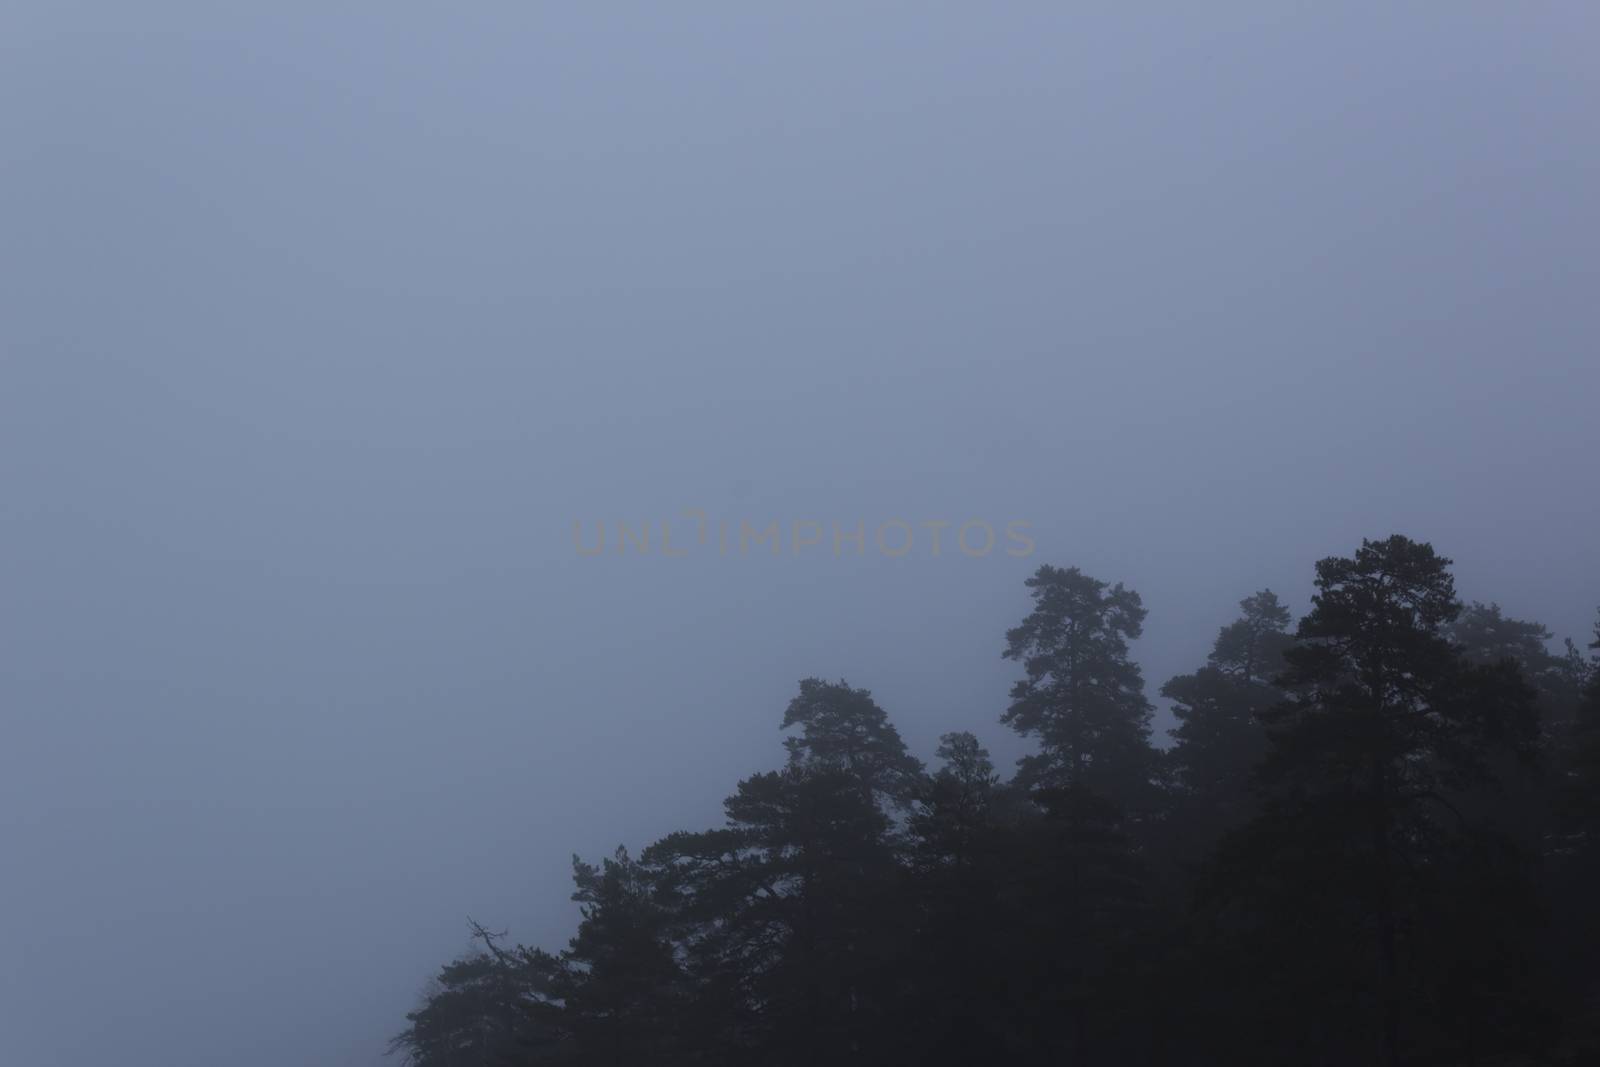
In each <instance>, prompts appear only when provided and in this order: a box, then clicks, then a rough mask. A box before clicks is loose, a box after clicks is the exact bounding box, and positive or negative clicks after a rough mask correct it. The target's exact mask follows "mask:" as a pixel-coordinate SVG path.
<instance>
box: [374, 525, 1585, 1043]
mask: <svg viewBox="0 0 1600 1067" xmlns="http://www.w3.org/2000/svg"><path fill="white" fill-rule="evenodd" d="M1027 585H1028V589H1029V592H1030V593H1031V597H1032V608H1031V611H1030V612H1029V613H1028V614H1027V616H1026V617H1025V618H1024V619H1023V621H1022V622H1021V623H1020V624H1019V625H1018V626H1017V627H1016V628H1014V629H1012V630H1011V631H1010V632H1009V633H1008V634H1007V635H1006V644H1005V647H1004V651H1003V654H1004V655H1005V656H1006V657H1007V658H1009V659H1012V660H1015V661H1016V662H1018V663H1019V664H1020V665H1021V667H1022V671H1023V678H1022V679H1021V680H1020V681H1018V682H1017V684H1016V686H1015V688H1014V689H1013V691H1012V694H1011V701H1012V702H1011V704H1010V706H1009V708H1008V709H1007V710H1006V711H1005V713H1004V715H1003V717H1002V721H1003V722H1005V723H1006V724H1008V725H1010V726H1011V727H1012V728H1014V729H1015V730H1017V731H1018V732H1019V733H1021V734H1022V735H1024V736H1026V737H1028V738H1031V739H1034V740H1035V741H1036V750H1035V751H1034V752H1033V753H1032V754H1030V755H1029V756H1027V757H1026V758H1024V759H1023V760H1022V761H1021V764H1020V766H1019V768H1018V771H1017V773H1016V775H1015V776H1014V777H1013V778H1012V779H1010V780H1006V779H1004V778H1003V777H1002V776H1001V775H1000V774H998V773H997V772H996V770H995V768H994V766H993V764H992V762H991V760H990V758H989V754H988V753H987V752H986V751H985V749H984V748H983V746H982V745H981V744H980V743H979V741H978V739H977V738H976V737H975V736H974V735H973V734H970V733H953V734H947V735H945V737H944V738H943V739H942V742H941V744H940V745H939V748H938V752H937V754H936V759H937V764H936V766H935V767H934V768H933V769H932V770H929V769H926V768H924V767H923V765H922V764H921V763H920V761H918V760H917V759H916V758H915V757H914V756H913V755H912V754H911V753H910V752H908V751H907V748H906V746H905V744H904V742H903V741H902V740H901V737H900V734H899V732H898V731H897V730H896V729H895V727H894V725H893V724H892V723H891V721H890V720H889V717H888V715H887V714H885V712H884V710H883V709H882V708H881V707H879V706H878V704H877V703H876V702H875V701H874V700H873V698H872V696H871V694H870V693H869V692H867V691H866V690H863V689H857V688H853V687H851V686H849V685H848V684H846V683H844V682H826V681H821V680H818V679H808V680H806V681H803V682H801V683H800V691H799V694H798V695H797V696H796V697H795V699H794V701H793V702H792V703H791V704H790V706H789V708H788V709H787V712H786V713H785V715H784V717H783V720H782V726H783V729H784V730H786V731H789V732H790V733H789V736H788V737H787V739H786V741H785V748H786V750H787V757H788V758H787V762H786V764H785V765H784V766H783V767H782V768H781V769H779V770H775V771H769V772H766V773H761V774H756V775H753V776H751V777H749V778H747V779H745V780H744V781H742V782H740V783H738V786H737V787H736V789H735V791H734V793H733V795H732V796H730V797H729V798H728V800H727V802H726V812H727V820H726V823H725V824H724V825H723V826H721V827H718V828H715V829H710V830H705V831H702V832H693V833H691V832H680V833H674V834H671V835H669V836H667V837H666V838H664V839H663V840H661V841H658V842H656V843H655V844H653V845H651V846H650V847H649V848H647V849H645V850H644V852H643V853H642V854H641V855H640V856H639V857H638V858H637V859H636V858H634V857H632V856H630V855H629V854H628V852H626V851H625V850H622V849H619V850H618V851H617V853H616V855H615V856H614V857H612V858H610V859H607V860H605V861H604V862H603V863H601V864H600V865H598V866H596V865H591V864H587V863H584V862H582V861H579V860H577V859H574V877H575V882H576V886H577V890H576V893H575V899H576V900H578V901H579V902H580V903H581V905H582V922H581V924H580V926H579V929H578V933H577V936H576V937H574V938H573V940H572V942H571V944H570V946H569V947H568V948H567V949H566V950H565V951H564V952H562V953H561V954H559V955H551V954H549V953H547V952H543V951H539V950H533V949H527V948H524V947H521V946H517V947H508V946H507V945H506V944H504V943H503V941H502V939H501V938H500V937H498V936H496V935H494V934H491V933H489V932H488V931H486V930H483V929H482V928H480V927H474V931H475V934H476V936H477V937H478V939H479V942H480V945H481V947H480V949H479V950H478V951H476V952H474V953H472V954H470V955H469V956H467V957H465V958H463V959H461V960H458V961H456V962H453V963H451V964H449V965H447V966H446V967H445V968H444V969H443V970H442V971H441V972H440V974H439V976H438V978H437V980H436V981H435V983H434V985H433V986H432V988H431V990H430V992H429V994H428V995H427V997H426V998H425V1001H424V1003H423V1004H422V1006H420V1007H419V1008H418V1009H417V1010H416V1011H414V1012H413V1013H412V1014H411V1015H410V1016H409V1017H408V1018H409V1023H410V1025H409V1026H408V1027H407V1028H406V1030H405V1031H404V1032H403V1033H402V1034H400V1036H399V1037H398V1038H396V1040H395V1043H394V1048H395V1050H396V1051H397V1052H399V1053H402V1054H403V1055H404V1056H405V1057H406V1058H407V1059H408V1060H409V1061H410V1062H412V1063H414V1064H417V1065H419V1067H446V1065H473V1067H478V1065H493V1064H504V1065H513V1064H539V1063H563V1064H596V1065H599V1064H605V1065H614V1067H623V1065H628V1067H633V1065H652V1067H653V1065H664V1067H670V1065H673V1064H708V1065H709V1064H726V1065H729V1067H762V1065H773V1067H779V1065H784V1067H787V1065H802V1064H806V1065H823V1064H827V1065H842V1064H871V1065H898V1064H930V1065H939V1064H952V1065H953V1064H963V1065H967V1064H975V1063H995V1064H1089V1065H1098V1064H1107V1065H1110V1064H1116V1065H1122V1064H1173V1065H1184V1067H1194V1065H1205V1064H1218V1065H1222V1064H1227V1065H1233V1067H1243V1065H1252V1064H1261V1065H1268V1064H1271V1065H1281V1064H1286V1063H1294V1064H1307V1065H1328V1067H1334V1065H1339V1067H1343V1065H1352V1067H1354V1065H1384V1067H1400V1065H1422V1064H1438V1065H1445V1064H1451V1065H1453V1064H1470V1063H1481V1064H1535V1063H1565V1064H1579V1063H1596V1062H1600V919H1597V912H1600V897H1597V895H1596V890H1597V889H1600V669H1597V666H1596V663H1595V660H1596V659H1597V658H1600V651H1596V652H1595V653H1592V654H1586V653H1585V652H1584V651H1582V650H1580V649H1578V648H1577V647H1575V646H1574V645H1573V644H1572V643H1571V642H1570V641H1569V642H1568V643H1567V646H1566V648H1565V649H1564V651H1563V652H1562V653H1561V654H1553V653H1552V652H1551V651H1550V650H1549V641H1550V639H1551V635H1550V634H1549V632H1548V631H1547V630H1545V628H1544V627H1542V626H1540V625H1539V624H1537V623H1533V622H1527V621H1522V620H1517V619H1511V618H1507V617H1505V616H1504V615H1503V613H1502V612H1501V610H1500V608H1499V607H1498V606H1496V605H1492V604H1491V605H1483V604H1471V605H1463V604H1462V603H1461V602H1460V601H1459V600H1458V599H1457V596H1456V592H1455V587H1454V582H1453V579H1452V577H1451V575H1450V570H1449V560H1446V559H1444V558H1443V557H1441V556H1439V555H1438V554H1436V553H1435V552H1434V550H1433V548H1432V547H1431V546H1429V545H1427V544H1421V543H1417V542H1413V541H1410V540H1407V539H1406V538H1403V537H1391V538H1388V539H1387V540H1383V541H1369V542H1366V543H1364V544H1363V545H1362V546H1361V548H1360V549H1359V550H1358V551H1357V552H1356V553H1355V554H1354V555H1353V556H1352V557H1350V558H1331V559H1325V560H1323V561H1321V562H1320V563H1318V564H1317V566H1316V594H1315V596H1314V597H1313V600H1312V608H1311V610H1310V612H1309V613H1308V614H1307V615H1306V616H1305V617H1304V618H1302V619H1301V620H1299V623H1298V625H1297V626H1293V625H1291V623H1292V620H1291V617H1290V612H1289V610H1288V609H1287V608H1286V607H1285V606H1284V605H1283V604H1282V603H1281V602H1280V601H1279V599H1278V598H1277V597H1276V596H1275V595H1274V594H1273V593H1271V592H1270V591H1265V590H1264V591H1261V592H1259V593H1256V594H1254V595H1252V596H1249V597H1246V598H1245V599H1244V600H1243V601H1242V602H1241V604H1240V615H1239V618H1238V619H1237V621H1235V622H1233V623H1230V624H1229V625H1227V626H1225V627H1223V628H1222V630H1221V632H1220V633H1219V634H1218V636H1217V639H1216V643H1215V647H1214V648H1213V651H1212V653H1211V655H1210V657H1209V658H1208V660H1207V661H1206V663H1204V664H1202V665H1200V666H1199V667H1198V668H1197V669H1196V670H1195V671H1194V672H1193V673H1190V674H1184V675H1180V676H1178V677H1175V678H1172V679H1170V680H1169V681H1167V682H1166V684H1165V685H1164V686H1163V687H1162V688H1161V695H1162V696H1163V697H1165V698H1166V699H1167V700H1169V701H1170V702H1171V705H1172V709H1173V713H1174V716H1175V718H1176V721H1177V726H1176V727H1175V728H1174V729H1173V730H1172V731H1171V735H1172V742H1173V743H1172V745H1171V746H1170V747H1168V748H1166V749H1161V748H1158V747H1156V746H1155V745H1154V744H1153V743H1152V739H1151V718H1152V711H1153V709H1152V706H1151V704H1150V702H1149V701H1148V700H1147V699H1146V697H1145V695H1144V680H1143V677H1142V675H1141V673H1140V669H1139V667H1138V666H1137V664H1135V663H1134V661H1133V660H1132V659H1131V657H1130V652H1129V646H1128V642H1129V641H1130V640H1133V639H1136V638H1138V637H1139V634H1140V630H1141V627H1142V624H1143V621H1144V617H1145V609H1144V607H1143V606H1142V604H1141V602H1140V599H1139V596H1138V594H1137V593H1135V592H1133V591H1132V590H1129V589H1125V588H1124V587H1123V586H1122V585H1120V584H1118V585H1109V584H1107V583H1105V582H1101V581H1098V580H1096V579H1094V578H1091V577H1089V576H1087V575H1085V574H1083V573H1081V572H1080V571H1079V570H1077V569H1076V568H1067V569H1060V568H1056V567H1050V566H1046V567H1041V568H1040V569H1039V571H1038V572H1037V573H1036V574H1035V575H1034V576H1033V577H1032V578H1030V579H1029V580H1028V583H1027ZM1591 648H1593V649H1596V650H1600V625H1597V628H1596V634H1595V643H1594V645H1592V646H1591Z"/></svg>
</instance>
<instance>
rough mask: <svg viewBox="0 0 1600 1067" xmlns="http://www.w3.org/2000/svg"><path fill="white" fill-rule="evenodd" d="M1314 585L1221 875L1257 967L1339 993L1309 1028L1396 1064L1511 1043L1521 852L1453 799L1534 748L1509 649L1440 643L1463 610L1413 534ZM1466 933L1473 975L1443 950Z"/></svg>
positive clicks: (1520, 985) (1359, 556)
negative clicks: (1484, 657)
mask: <svg viewBox="0 0 1600 1067" xmlns="http://www.w3.org/2000/svg"><path fill="white" fill-rule="evenodd" d="M1316 587H1317V595H1316V596H1315V597H1314V598H1313V604H1314V607H1313V610H1312V611H1311V613H1310V614H1309V615H1307V616H1306V617H1305V618H1304V619H1302V620H1301V622H1300V626H1299V629H1298V632H1297V635H1296V636H1297V641H1296V644H1295V645H1294V647H1292V648H1291V649H1289V650H1288V651H1287V653H1286V654H1285V656H1286V659H1287V660H1288V663H1289V668H1288V671H1287V672H1286V674H1285V676H1284V684H1285V686H1286V687H1287V688H1288V689H1289V690H1290V692H1292V693H1293V694H1294V697H1293V699H1292V700H1291V701H1289V702H1287V703H1285V704H1284V705H1282V706H1281V707H1280V708H1279V709H1277V710H1276V711H1275V712H1274V713H1273V716H1272V719H1273V721H1274V722H1275V724H1276V725H1275V727H1274V730H1273V732H1272V735H1271V740H1272V751H1271V753H1270V755H1269V757H1268V759H1267V761H1266V763H1265V765H1264V768H1263V779H1262V780H1263V782H1264V783H1265V785H1266V786H1267V788H1268V791H1269V792H1268V798H1269V807H1268V809H1267V811H1266V812H1265V813H1264V814H1263V815H1262V816H1261V817H1260V818H1258V819H1257V820H1256V822H1255V823H1253V824H1252V825H1251V826H1250V827H1248V828H1247V829H1246V830H1245V831H1243V832H1242V833H1240V834H1239V835H1236V836H1235V838H1234V839H1233V841H1231V842H1230V843H1229V846H1228V850H1227V854H1228V862H1227V863H1226V864H1225V867H1226V868H1227V870H1228V874H1229V876H1231V877H1232V878H1233V880H1234V882H1233V885H1232V886H1231V887H1230V888H1231V890H1232V891H1233V892H1234V893H1235V894H1237V897H1236V899H1248V900H1249V902H1250V907H1249V908H1247V909H1246V912H1245V914H1247V915H1249V916H1252V917H1253V918H1252V921H1253V922H1254V923H1255V924H1256V926H1257V927H1258V930H1259V932H1260V933H1261V935H1262V938H1261V940H1260V941H1258V944H1265V945H1266V946H1267V947H1268V951H1269V954H1270V955H1271V957H1272V958H1271V959H1270V960H1269V961H1268V962H1267V964H1266V965H1267V966H1272V965H1273V964H1276V966H1277V967H1278V968H1279V971H1278V973H1280V974H1282V975H1284V976H1286V977H1285V981H1286V982H1287V981H1291V980H1292V981H1295V982H1299V983H1302V985H1301V988H1300V989H1299V991H1298V996H1299V997H1301V998H1302V999H1303V998H1305V997H1307V996H1309V995H1310V994H1311V993H1312V988H1314V987H1318V986H1320V987H1321V989H1320V995H1321V996H1323V997H1324V998H1325V999H1327V998H1330V997H1333V996H1335V995H1336V996H1337V997H1338V998H1339V999H1338V1000H1337V1001H1333V1000H1328V1001H1327V1009H1326V1010H1329V1011H1333V1012H1335V1013H1336V1014H1337V1013H1339V1012H1342V1013H1343V1014H1342V1015H1339V1016H1338V1017H1339V1018H1340V1019H1341V1028H1342V1032H1341V1033H1339V1034H1330V1035H1324V1036H1323V1038H1322V1040H1324V1041H1331V1042H1339V1041H1343V1042H1349V1043H1350V1044H1349V1047H1348V1049H1347V1050H1346V1052H1345V1055H1347V1056H1350V1057H1354V1058H1363V1057H1365V1058H1369V1059H1370V1060H1371V1061H1373V1062H1378V1063H1385V1064H1388V1065H1390V1067H1396V1065H1398V1064H1400V1063H1402V1062H1404V1061H1406V1060H1407V1059H1408V1058H1412V1057H1418V1056H1437V1057H1443V1058H1449V1056H1451V1055H1461V1054H1463V1047H1464V1046H1465V1047H1471V1046H1474V1045H1476V1046H1479V1047H1484V1048H1487V1047H1491V1046H1492V1045H1493V1044H1494V1043H1495V1042H1506V1043H1515V1042H1519V1041H1523V1040H1525V1039H1526V1038H1527V1035H1526V1033H1524V1032H1523V1031H1522V1030H1521V1029H1520V1028H1523V1027H1526V1026H1531V1025H1532V1022H1531V1016H1532V1014H1533V1011H1532V1006H1531V1005H1530V1004H1529V1003H1528V1001H1527V1000H1526V999H1525V996H1526V994H1527V993H1528V991H1529V990H1528V988H1527V983H1526V981H1525V975H1524V974H1522V973H1521V970H1522V968H1523V967H1524V964H1525V960H1524V957H1523V955H1522V950H1523V947H1524V942H1525V940H1526V938H1527V937H1528V936H1529V935H1528V933H1527V931H1526V929H1524V925H1525V922H1526V920H1527V919H1528V918H1529V912H1530V905H1529V902H1528V900H1527V896H1526V888H1527V887H1526V883H1525V880H1524V875H1525V873H1526V869H1527V865H1526V857H1524V856H1519V855H1517V854H1516V853H1515V851H1514V849H1512V848H1510V847H1508V846H1507V844H1506V842H1504V841H1503V840H1501V839H1499V838H1496V837H1495V836H1493V835H1491V834H1489V833H1487V832H1485V831H1484V829H1483V828H1482V827H1476V826H1473V825H1470V824H1469V823H1468V822H1467V821H1466V820H1465V819H1464V818H1463V815H1462V812H1461V808H1460V805H1459V804H1458V800H1459V799H1460V798H1461V797H1462V796H1463V795H1465V794H1467V793H1469V792H1470V791H1472V790H1474V789H1476V788H1481V787H1483V786H1485V785H1486V784H1487V783H1488V782H1489V780H1490V775H1489V769H1490V766H1491V758H1490V757H1491V754H1492V753H1493V752H1494V751H1495V750H1496V749H1499V748H1510V749H1514V750H1518V751H1526V750H1527V749H1528V748H1529V747H1530V746H1531V745H1532V744H1533V742H1534V741H1535V739H1536V735H1537V721H1536V716H1535V712H1534V694H1533V691H1532V690H1531V689H1530V688H1529V687H1528V686H1527V685H1526V684H1525V682H1524V681H1523V680H1522V678H1521V676H1520V673H1519V672H1518V670H1517V668H1516V665H1515V664H1514V663H1512V662H1509V661H1501V662H1499V663H1496V664H1494V665H1492V666H1481V665H1474V664H1471V663H1468V662H1467V661H1465V660H1464V659H1463V658H1462V657H1461V656H1460V655H1459V654H1458V650H1457V648H1456V647H1455V646H1454V645H1452V643H1451V642H1450V641H1449V640H1448V639H1447V637H1446V636H1445V627H1446V626H1447V625H1448V624H1449V623H1450V622H1451V621H1452V620H1454V619H1455V618H1456V617H1457V615H1458V614H1459V612H1460V605H1459V603H1458V601H1457V600H1456V598H1455V589H1454V582H1453V580H1452V579H1451V577H1450V574H1449V560H1446V559H1444V558H1443V557H1441V556H1439V555H1437V554H1436V553H1435V552H1434V550H1433V549H1432V547H1431V546H1429V545H1426V544H1419V543H1416V542H1413V541H1410V540H1407V539H1406V538H1404V537H1399V536H1395V537H1391V538H1389V539H1388V540H1385V541H1367V542H1364V543H1363V544H1362V547H1361V549H1360V550H1359V551H1358V552H1357V553H1356V554H1355V556H1354V557H1352V558H1348V559H1344V558H1331V559H1325V560H1323V561H1322V562H1320V563H1318V564H1317V579H1316ZM1467 887H1471V890H1470V892H1469V891H1467ZM1469 930H1470V931H1471V932H1472V933H1473V934H1474V935H1475V936H1476V937H1477V939H1478V940H1477V943H1478V945H1479V947H1480V949H1481V950H1482V954H1481V955H1480V957H1479V958H1478V959H1477V960H1476V961H1475V962H1476V963H1480V964H1481V963H1483V961H1484V960H1491V961H1492V963H1491V964H1490V965H1489V966H1487V967H1477V968H1473V969H1470V973H1469V971H1468V969H1464V968H1463V967H1462V965H1461V961H1459V960H1457V959H1454V958H1453V956H1452V953H1451V951H1450V946H1452V945H1454V944H1459V943H1460V942H1459V939H1460V938H1461V937H1463V936H1464V935H1465V934H1466V933H1467V932H1468V931H1469ZM1289 976H1292V978H1291V977H1289ZM1308 982H1309V983H1311V987H1307V986H1306V985H1305V984H1304V983H1308ZM1491 1009H1492V1010H1491ZM1302 1022H1303V1023H1310V1022H1312V1020H1310V1019H1302ZM1304 1033H1305V1031H1304V1030H1302V1034H1304ZM1452 1049H1454V1050H1455V1051H1454V1052H1452V1051H1450V1050H1452Z"/></svg>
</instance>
